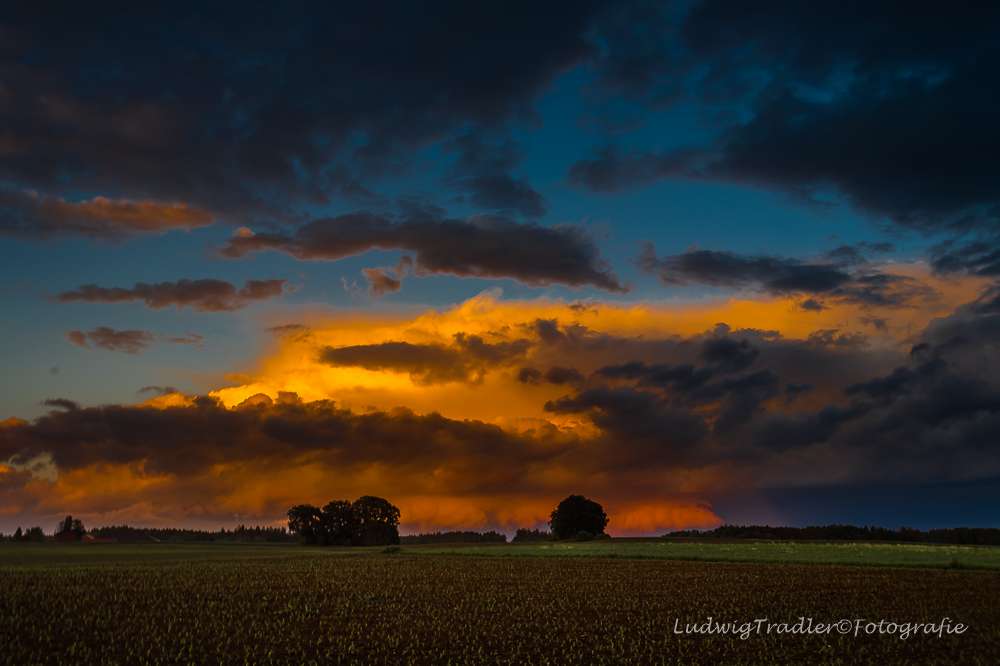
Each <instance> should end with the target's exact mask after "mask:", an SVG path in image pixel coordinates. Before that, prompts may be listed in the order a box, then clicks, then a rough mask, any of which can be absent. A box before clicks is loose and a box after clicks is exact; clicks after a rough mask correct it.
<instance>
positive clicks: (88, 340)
mask: <svg viewBox="0 0 1000 666" xmlns="http://www.w3.org/2000/svg"><path fill="white" fill-rule="evenodd" d="M65 337H66V339H67V340H69V341H70V342H72V343H73V344H75V345H77V346H78V347H83V348H84V349H90V348H91V347H92V346H93V347H97V348H98V349H105V350H107V351H112V352H117V351H120V352H125V353H126V354H133V355H135V354H138V353H139V351H140V350H142V349H148V348H149V347H151V346H153V345H155V344H156V343H158V342H166V343H168V344H181V345H188V346H190V347H204V346H205V345H203V344H202V343H201V341H202V340H204V339H205V338H204V337H203V336H201V335H198V334H197V333H188V334H186V335H182V336H170V335H164V334H163V333H152V332H150V331H116V330H115V329H113V328H108V327H107V326H98V327H97V328H95V329H93V330H91V331H87V332H86V333H84V332H83V331H66V333H65Z"/></svg>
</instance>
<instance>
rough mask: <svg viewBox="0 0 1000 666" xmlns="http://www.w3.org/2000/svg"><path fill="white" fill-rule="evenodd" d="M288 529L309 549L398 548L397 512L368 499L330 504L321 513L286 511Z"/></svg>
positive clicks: (307, 508) (304, 507) (306, 508)
mask: <svg viewBox="0 0 1000 666" xmlns="http://www.w3.org/2000/svg"><path fill="white" fill-rule="evenodd" d="M288 529H289V530H290V531H291V532H294V533H295V534H297V535H298V536H299V542H300V543H304V544H310V545H320V546H389V545H398V544H399V509H397V508H396V507H395V506H393V505H392V504H391V503H390V502H389V501H388V500H385V499H382V498H381V497H374V496H372V495H365V496H364V497H360V498H358V499H357V500H355V501H354V502H348V501H346V500H334V501H333V502H330V503H329V504H327V505H326V506H324V507H323V508H322V509H317V508H316V507H314V506H313V505H312V504H299V505H297V506H293V507H292V508H291V509H289V510H288Z"/></svg>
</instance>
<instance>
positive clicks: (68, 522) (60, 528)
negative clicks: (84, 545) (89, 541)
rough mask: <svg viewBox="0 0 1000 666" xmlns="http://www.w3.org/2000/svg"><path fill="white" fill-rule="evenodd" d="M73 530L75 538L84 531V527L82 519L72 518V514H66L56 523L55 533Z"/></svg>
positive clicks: (80, 535)
mask: <svg viewBox="0 0 1000 666" xmlns="http://www.w3.org/2000/svg"><path fill="white" fill-rule="evenodd" d="M66 531H73V532H76V538H77V539H79V538H80V537H82V536H83V535H84V534H85V533H86V531H87V530H86V529H85V528H84V527H83V521H82V520H79V519H77V520H74V519H73V516H66V518H65V519H63V520H62V521H61V522H60V523H59V524H58V525H56V531H55V533H56V534H59V533H60V532H66Z"/></svg>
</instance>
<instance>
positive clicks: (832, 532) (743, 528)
mask: <svg viewBox="0 0 1000 666" xmlns="http://www.w3.org/2000/svg"><path fill="white" fill-rule="evenodd" d="M663 536H667V537H701V538H708V539H757V540H762V541H784V540H793V539H794V540H799V541H899V542H912V543H948V544H959V545H969V546H1000V529H998V528H996V527H951V528H940V529H932V530H928V531H926V532H924V531H921V530H918V529H916V528H913V527H905V526H903V527H900V528H899V529H898V530H893V529H889V528H886V527H874V526H868V525H865V526H864V527H856V526H854V525H839V524H838V525H824V526H811V527H771V526H770V525H763V526H761V525H722V526H720V527H716V528H715V529H714V530H705V531H701V530H677V531H674V532H669V533H667V534H664V535H663Z"/></svg>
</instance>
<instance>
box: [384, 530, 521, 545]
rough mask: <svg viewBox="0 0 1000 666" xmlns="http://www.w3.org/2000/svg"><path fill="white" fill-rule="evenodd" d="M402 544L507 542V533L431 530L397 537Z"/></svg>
mask: <svg viewBox="0 0 1000 666" xmlns="http://www.w3.org/2000/svg"><path fill="white" fill-rule="evenodd" d="M399 543H400V544H401V545H403V546H412V545H416V544H421V543H507V535H506V534H500V533H499V532H495V531H493V530H490V531H489V532H461V531H457V532H433V533H430V534H417V535H415V536H414V535H411V536H401V537H399Z"/></svg>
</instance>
